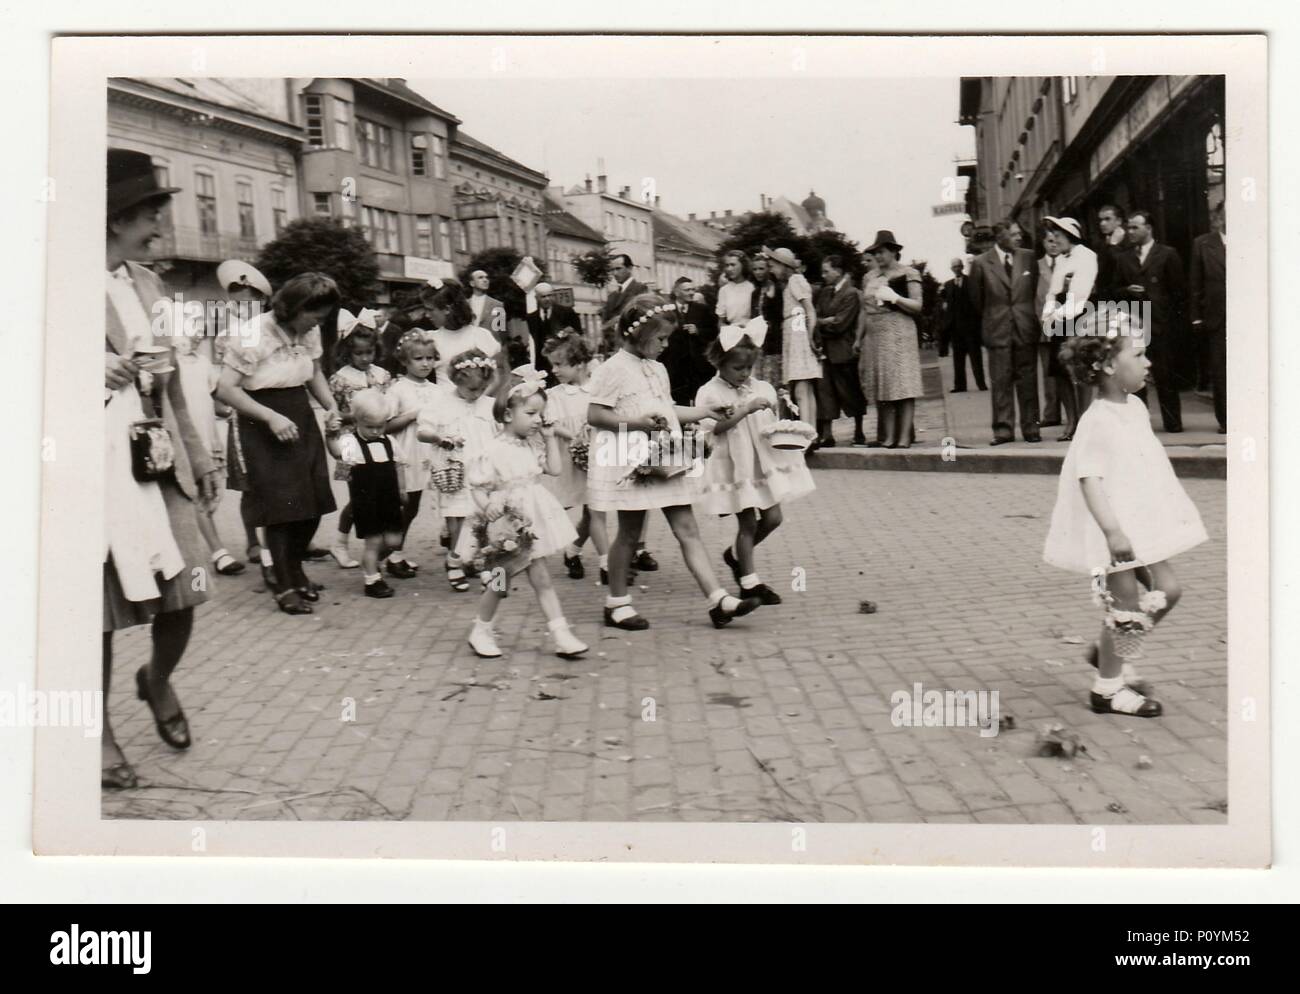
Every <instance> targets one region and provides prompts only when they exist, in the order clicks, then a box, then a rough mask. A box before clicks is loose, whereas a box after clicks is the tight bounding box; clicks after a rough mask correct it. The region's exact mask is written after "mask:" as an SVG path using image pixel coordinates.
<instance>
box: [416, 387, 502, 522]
mask: <svg viewBox="0 0 1300 994" xmlns="http://www.w3.org/2000/svg"><path fill="white" fill-rule="evenodd" d="M417 425H418V427H419V428H426V429H429V430H430V431H432V432H433V433H434V434H435V435H437V436H438V437H439V438H456V437H459V438H463V439H464V440H465V443H464V446H463V447H462V448H461V449H459V450H449V449H444V448H442V447H441V446H437V445H432V444H430V443H424V442H422V443H420V444H422V445H425V446H426V447H427V448H428V450H429V453H430V462H429V466H428V467H426V469H425V478H426V479H427V477H428V472H429V467H432V468H442V467H443V466H445V465H446V464H447V461H448V460H449V459H458V460H459V461H460V462H461V463H463V464H464V466H465V470H466V473H467V474H468V471H469V466H470V463H471V462H472V461H473V460H474V458H475V457H476V456H477V455H478V454H479V453H480V452H482V451H483V450H484V448H485V447H486V446H487V443H488V442H490V441H491V440H492V439H493V438H494V437H496V434H497V432H498V431H499V430H500V426H499V425H498V424H497V421H496V418H495V417H494V416H493V414H492V398H491V397H489V396H488V395H487V394H482V395H481V396H480V397H479V398H478V399H477V400H475V401H473V402H471V401H467V400H465V399H464V398H463V397H461V396H460V394H458V393H457V392H456V388H455V387H454V386H453V385H452V384H450V383H447V384H443V385H440V386H439V387H438V388H437V393H436V395H435V397H434V398H433V401H432V403H430V404H429V406H428V407H425V408H423V409H422V410H421V411H420V419H419V421H418V422H417ZM430 487H431V488H432V484H430ZM438 509H439V513H441V514H442V516H443V517H446V518H464V517H467V516H468V515H469V514H470V513H471V512H472V511H473V510H474V504H473V501H471V500H470V493H469V488H468V486H465V487H461V489H460V490H458V491H456V492H455V493H453V494H445V493H442V492H440V491H439V492H438Z"/></svg>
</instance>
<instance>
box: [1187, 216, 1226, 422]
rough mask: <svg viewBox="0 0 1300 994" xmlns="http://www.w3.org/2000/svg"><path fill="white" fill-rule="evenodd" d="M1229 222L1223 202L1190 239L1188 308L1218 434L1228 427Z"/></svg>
mask: <svg viewBox="0 0 1300 994" xmlns="http://www.w3.org/2000/svg"><path fill="white" fill-rule="evenodd" d="M1227 238H1228V221H1227V217H1226V216H1225V214H1224V205H1223V204H1219V206H1218V207H1216V208H1215V209H1214V210H1213V211H1211V212H1210V231H1209V233H1208V234H1204V235H1197V236H1196V240H1195V241H1193V242H1192V267H1191V278H1190V280H1189V282H1190V284H1191V286H1190V293H1189V294H1188V299H1189V305H1190V306H1189V310H1190V313H1191V318H1192V332H1193V333H1194V334H1195V335H1196V336H1197V337H1198V338H1199V339H1200V340H1201V341H1203V342H1204V343H1205V349H1204V351H1203V352H1202V353H1201V354H1202V355H1204V356H1205V357H1206V364H1207V365H1208V366H1209V374H1210V383H1211V386H1212V388H1213V390H1214V417H1215V419H1216V420H1217V421H1218V422H1219V434H1220V435H1222V434H1224V433H1225V432H1227V430H1228V283H1227V280H1228V270H1227V258H1226V256H1227Z"/></svg>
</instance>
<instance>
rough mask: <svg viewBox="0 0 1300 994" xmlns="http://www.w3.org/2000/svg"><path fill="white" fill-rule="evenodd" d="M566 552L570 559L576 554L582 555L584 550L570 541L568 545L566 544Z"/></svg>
mask: <svg viewBox="0 0 1300 994" xmlns="http://www.w3.org/2000/svg"><path fill="white" fill-rule="evenodd" d="M564 554H565V555H566V556H568V557H569V558H570V559H572V558H573V557H574V556H578V555H581V554H582V550H581V549H579V548H578V547H577V546H576V545H574V544H573V543H572V542H570V543H569V544H568V545H566V546H565V547H564Z"/></svg>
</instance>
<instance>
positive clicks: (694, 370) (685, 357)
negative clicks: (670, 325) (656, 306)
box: [659, 276, 717, 407]
mask: <svg viewBox="0 0 1300 994" xmlns="http://www.w3.org/2000/svg"><path fill="white" fill-rule="evenodd" d="M673 302H674V303H675V304H676V305H677V327H676V328H674V329H673V333H672V334H671V335H670V336H669V337H668V344H667V346H666V347H665V348H664V351H663V354H662V355H661V356H660V357H659V361H660V362H662V363H663V364H664V368H665V369H667V370H668V382H669V384H670V385H671V386H672V390H673V402H674V403H675V404H680V405H681V406H682V407H690V406H692V405H693V404H694V403H695V391H697V390H698V389H699V388H700V387H702V386H704V384H706V383H708V382H709V380H711V379H713V367H712V366H710V365H709V361H708V360H707V359H705V358H704V350H705V349H706V348H707V347H708V343H709V341H711V340H712V339H713V338H716V337H717V332H716V331H713V327H712V325H713V322H712V320H711V316H710V314H709V308H708V307H707V306H706V305H705V304H704V302H703V300H702V299H697V294H696V292H695V284H694V283H692V282H691V279H690V277H689V276H682V277H680V278H679V279H678V280H677V282H676V283H674V284H673ZM710 331H713V334H712V335H710Z"/></svg>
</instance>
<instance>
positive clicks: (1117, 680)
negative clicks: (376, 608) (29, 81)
mask: <svg viewBox="0 0 1300 994" xmlns="http://www.w3.org/2000/svg"><path fill="white" fill-rule="evenodd" d="M1122 689H1124V677H1123V676H1112V677H1103V676H1098V677H1097V678H1096V679H1095V680H1093V681H1092V692H1093V693H1094V694H1100V695H1101V696H1102V697H1114V696H1115V695H1116V694H1118V693H1119V692H1120V691H1121V690H1122Z"/></svg>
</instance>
